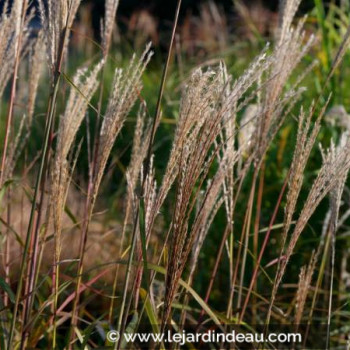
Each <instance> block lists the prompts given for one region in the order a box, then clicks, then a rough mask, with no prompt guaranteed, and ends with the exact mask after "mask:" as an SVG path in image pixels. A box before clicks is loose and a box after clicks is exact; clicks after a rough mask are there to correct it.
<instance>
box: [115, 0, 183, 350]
mask: <svg viewBox="0 0 350 350" xmlns="http://www.w3.org/2000/svg"><path fill="white" fill-rule="evenodd" d="M181 3H182V0H178V2H177V7H176V12H175V18H174V23H173V29H172V34H171V40H170V44H169V50H168V56H167V60H166V63H165V66H164V70H163V75H162V80H161V84H160V89H159V94H158V100H157V105H156V111H155V117H154V119H153V123H152V131H151V137H150V140H149V144H148V150H147V156H146V159H145V166H144V169H145V170H144V176H143V181H142V184H141V194H140V198H139V205H138V206H137V210H136V213H135V221H134V228H133V233H132V240H131V242H132V243H131V250H130V253H129V259H128V266H127V271H126V276H125V281H124V289H123V297H122V303H121V308H120V313H119V321H118V331H119V332H120V331H123V328H124V327H125V322H126V317H125V315H127V314H128V312H125V310H124V309H125V304H126V297H127V290H128V285H129V279H130V273H131V265H132V260H133V254H134V250H135V246H136V240H137V232H138V227H139V224H140V203H141V200H142V197H143V196H144V194H145V184H146V179H147V175H148V173H149V170H150V169H149V167H150V162H151V157H152V146H153V142H154V138H155V134H156V131H157V126H158V123H159V118H160V111H161V103H162V98H163V94H164V89H165V82H166V78H167V75H168V69H169V66H170V60H171V55H172V49H173V45H174V40H175V34H176V28H177V23H178V20H179V14H180V8H181ZM140 268H141V266H140ZM130 298H132V295H131V296H130ZM126 311H128V310H126ZM120 339H122V337H120ZM120 345H121V342H120V341H119V343H118V344H117V343H116V346H117V348H118V349H119V348H120Z"/></svg>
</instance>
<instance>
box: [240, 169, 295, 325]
mask: <svg viewBox="0 0 350 350" xmlns="http://www.w3.org/2000/svg"><path fill="white" fill-rule="evenodd" d="M288 178H289V174H288V175H287V177H286V179H285V181H284V184H283V186H282V189H281V192H280V194H279V196H278V200H277V203H276V206H275V209H274V211H273V214H272V217H271V221H270V224H269V228H268V231H267V232H266V235H265V238H264V241H263V244H262V247H261V249H260V253H259V257H258V260H257V262H256V263H255V268H254V272H253V276H252V279H251V281H250V286H249V289H248V292H247V295H246V298H245V301H244V304H243V308H242V311H241V313H240V317H239V321H240V322H242V320H243V317H244V313H245V310H246V308H247V306H248V302H249V298H250V295H251V293H252V290H253V287H254V285H255V282H256V278H257V275H258V271H259V268H260V264H261V260H262V257H263V255H264V252H265V249H266V246H267V243H268V241H269V239H270V234H271V231H272V227H273V224H274V222H275V220H276V217H277V213H278V209H279V207H280V205H281V201H282V198H283V196H284V192H285V190H286V188H287V184H288Z"/></svg>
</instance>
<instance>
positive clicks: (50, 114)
mask: <svg viewBox="0 0 350 350" xmlns="http://www.w3.org/2000/svg"><path fill="white" fill-rule="evenodd" d="M67 38H68V28H67V26H65V28H64V29H63V32H62V35H61V40H60V47H59V51H58V60H57V62H56V69H55V72H54V78H53V85H52V88H53V90H52V93H51V95H50V100H49V106H48V112H47V121H46V126H45V133H44V143H43V150H42V155H41V161H40V166H39V172H38V175H37V178H36V182H35V188H34V194H33V200H32V207H31V211H30V217H29V223H28V230H27V236H26V241H25V244H24V249H23V255H22V261H21V267H20V278H19V281H18V286H17V291H16V298H15V305H14V310H13V315H12V321H11V326H10V332H9V338H8V350H10V349H12V341H13V335H14V330H15V325H16V318H17V312H18V307H19V302H20V298H21V292H22V287H23V279H24V274H25V268H26V265H27V257H28V251H29V244H30V242H31V241H32V239H33V237H32V234H33V228H34V222H35V217H36V215H35V213H36V209H37V198H38V196H39V192H40V187H41V186H40V185H41V184H42V180H43V176H44V174H45V173H46V169H45V168H46V165H47V155H48V151H49V144H50V136H51V130H52V125H53V121H54V116H55V106H56V101H57V95H58V90H59V86H60V80H61V67H62V62H63V57H64V47H65V42H66V40H67ZM34 234H35V236H37V235H38V231H36V232H34ZM34 241H36V238H35V237H34ZM30 294H31V293H30ZM30 294H29V295H30ZM28 306H29V305H28ZM27 312H28V311H27ZM24 343H25V339H24V338H23V337H22V340H21V347H24V345H25V344H24Z"/></svg>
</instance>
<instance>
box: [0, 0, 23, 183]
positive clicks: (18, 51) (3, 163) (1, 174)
mask: <svg viewBox="0 0 350 350" xmlns="http://www.w3.org/2000/svg"><path fill="white" fill-rule="evenodd" d="M26 12H27V1H24V2H23V7H22V14H21V27H20V30H19V33H18V38H17V43H16V58H15V66H14V70H13V79H12V85H11V95H10V102H9V107H8V112H7V118H6V126H5V139H4V148H3V152H2V157H1V169H0V188H1V186H2V185H3V181H4V172H5V166H6V157H7V148H8V143H9V137H10V130H11V125H12V117H13V109H14V104H15V98H16V88H17V74H18V68H19V62H20V58H21V45H22V38H23V25H24V20H25V16H26Z"/></svg>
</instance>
